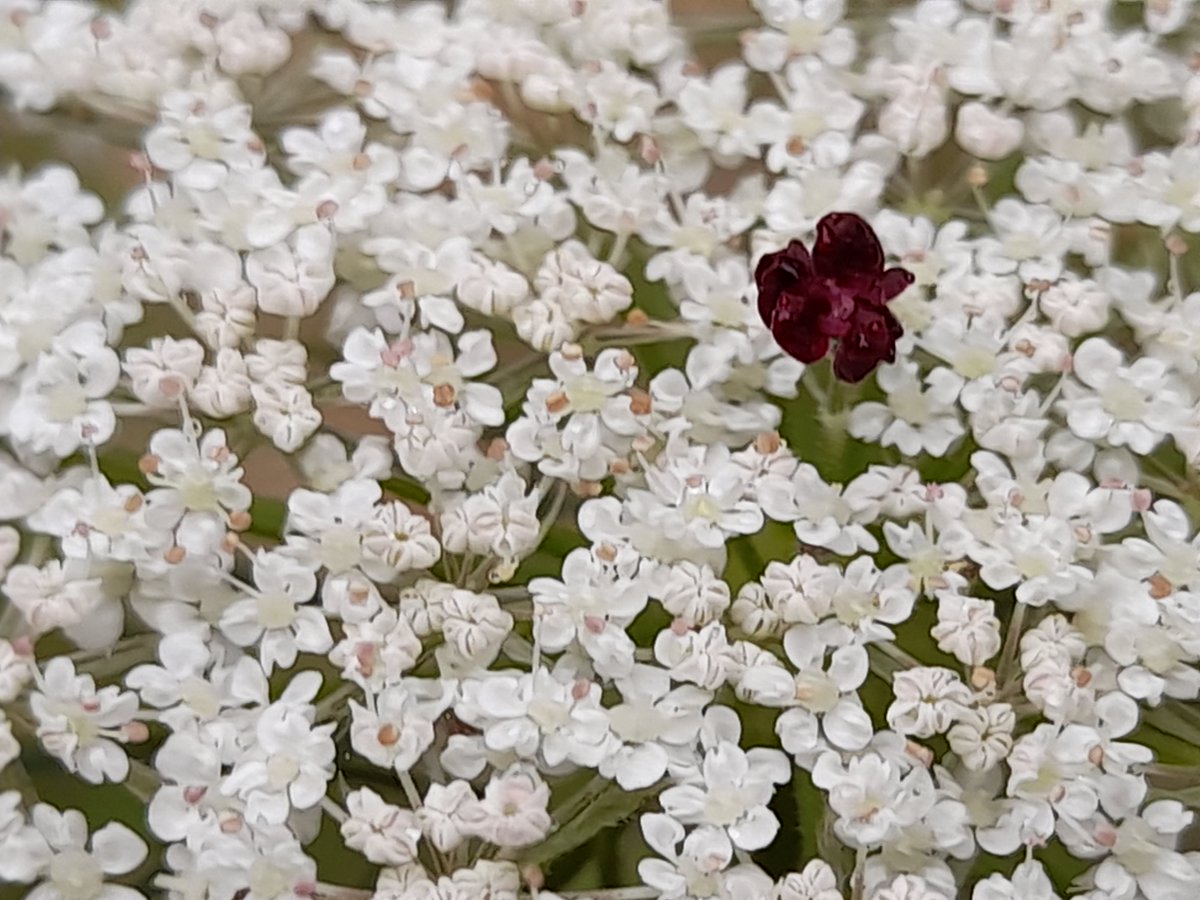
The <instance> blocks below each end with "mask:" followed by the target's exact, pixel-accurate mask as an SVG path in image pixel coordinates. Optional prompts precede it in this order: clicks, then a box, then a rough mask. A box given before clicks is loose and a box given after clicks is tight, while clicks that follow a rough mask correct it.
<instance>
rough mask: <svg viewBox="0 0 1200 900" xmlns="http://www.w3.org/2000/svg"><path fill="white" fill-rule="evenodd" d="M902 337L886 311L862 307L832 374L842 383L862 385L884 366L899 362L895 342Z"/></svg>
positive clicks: (842, 343) (856, 315) (838, 350)
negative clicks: (861, 383)
mask: <svg viewBox="0 0 1200 900" xmlns="http://www.w3.org/2000/svg"><path fill="white" fill-rule="evenodd" d="M903 334H904V329H903V328H902V327H901V326H900V323H899V322H898V321H897V320H896V317H895V316H893V315H892V314H891V313H890V312H889V311H888V310H887V309H885V308H882V307H880V308H877V309H871V308H868V307H860V308H859V310H858V311H857V313H856V314H855V318H854V322H853V326H852V329H851V331H850V333H849V334H848V335H846V337H844V338H842V340H841V341H839V342H838V349H837V354H836V355H835V356H834V358H833V373H834V374H835V375H836V376H837V377H838V378H840V379H841V380H842V381H849V382H856V381H862V380H863V379H864V378H866V377H867V375H869V374H870V373H871V372H872V371H873V370H874V368H875V367H876V366H877V365H879V364H880V363H881V362H889V363H890V362H895V361H896V341H898V340H899V339H900V337H901V335H903Z"/></svg>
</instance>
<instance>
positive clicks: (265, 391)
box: [250, 379, 321, 453]
mask: <svg viewBox="0 0 1200 900" xmlns="http://www.w3.org/2000/svg"><path fill="white" fill-rule="evenodd" d="M250 393H251V394H252V395H253V396H254V404H255V406H254V427H255V428H257V429H258V430H259V431H260V432H262V433H263V434H265V435H266V436H267V437H269V438H270V439H271V443H273V444H274V445H275V446H276V447H278V448H279V449H280V450H282V451H283V452H284V453H291V452H292V451H294V450H296V449H298V448H299V447H300V445H301V444H303V443H304V442H305V441H306V440H308V438H309V437H310V436H311V435H312V433H313V432H314V431H316V430H317V429H318V428H320V427H321V414H320V413H319V412H317V408H316V407H315V406H313V402H312V394H310V393H309V392H308V391H307V390H306V389H305V388H304V387H302V386H301V385H298V384H288V383H287V382H284V381H276V380H274V379H271V380H268V381H267V382H265V383H264V384H255V385H251V387H250Z"/></svg>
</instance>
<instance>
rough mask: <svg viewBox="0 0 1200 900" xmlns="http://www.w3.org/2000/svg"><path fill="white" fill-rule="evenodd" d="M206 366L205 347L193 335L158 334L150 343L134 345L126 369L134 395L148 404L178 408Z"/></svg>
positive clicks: (128, 356) (126, 357)
mask: <svg viewBox="0 0 1200 900" xmlns="http://www.w3.org/2000/svg"><path fill="white" fill-rule="evenodd" d="M203 367H204V348H203V347H201V346H200V343H199V342H198V341H196V340H193V339H192V338H184V339H183V340H181V341H177V340H175V339H174V338H171V337H162V338H154V339H153V340H152V341H151V342H150V346H149V347H148V348H146V347H131V348H130V349H129V350H128V351H126V353H125V365H124V369H125V371H126V373H127V374H128V375H129V381H130V387H131V388H132V389H133V393H134V396H136V397H137V398H138V399H139V400H141V401H142V402H143V403H145V404H146V405H148V406H155V407H159V408H172V409H173V408H175V407H177V406H178V404H179V397H180V396H181V395H182V394H184V393H186V392H187V391H190V390H191V389H192V385H193V384H195V381H196V378H197V377H198V376H199V375H200V370H201V369H202V368H203Z"/></svg>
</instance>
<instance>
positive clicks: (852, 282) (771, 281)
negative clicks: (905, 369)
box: [754, 213, 913, 382]
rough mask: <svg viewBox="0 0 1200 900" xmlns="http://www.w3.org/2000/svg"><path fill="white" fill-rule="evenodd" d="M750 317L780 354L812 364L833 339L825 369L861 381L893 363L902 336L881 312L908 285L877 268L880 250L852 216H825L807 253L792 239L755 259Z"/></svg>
mask: <svg viewBox="0 0 1200 900" xmlns="http://www.w3.org/2000/svg"><path fill="white" fill-rule="evenodd" d="M754 280H755V282H756V283H757V285H758V312H759V314H760V315H761V316H762V319H763V321H764V322H765V323H766V324H767V327H768V328H770V329H771V334H773V335H774V336H775V340H776V341H778V342H779V346H780V347H782V348H783V349H784V350H785V351H787V353H788V354H790V355H791V356H794V357H795V358H796V359H798V360H800V361H801V362H803V363H813V362H816V361H817V360H819V359H821V358H822V357H824V356H825V354H826V353H828V352H829V342H830V341H831V340H836V341H837V350H836V351H835V352H834V356H833V371H834V374H836V375H837V377H838V378H840V379H842V380H843V381H850V382H855V381H862V380H863V379H864V378H866V377H867V375H869V374H870V373H871V371H872V370H873V369H874V368H875V367H876V366H877V365H879V364H880V363H881V362H893V361H895V359H896V341H897V340H899V338H900V336H901V335H902V334H903V333H904V329H902V328H901V327H900V323H899V322H898V321H896V317H895V316H893V315H892V314H891V312H890V311H889V310H888V308H887V301H889V300H891V299H892V298H893V297H895V296H896V295H897V294H899V293H900V292H901V291H903V290H904V289H905V288H906V287H908V286H909V285H910V284H912V282H913V276H912V273H911V272H909V271H907V270H906V269H901V268H898V267H897V268H891V269H885V268H884V267H883V248H882V247H881V246H880V244H879V238H877V237H876V236H875V232H874V231H873V230H872V228H871V226H870V225H868V224H867V222H866V220H864V219H863V218H862V217H861V216H857V215H855V214H854V213H830V214H829V215H827V216H825V218H823V219H821V221H820V222H818V223H817V240H816V242H815V243H814V244H813V250H812V253H811V254H809V252H808V248H806V247H805V246H804V244H802V243H801V242H800V241H792V242H791V243H790V244H788V245H787V247H786V248H785V249H783V250H780V251H778V252H777V253H769V254H767V255H766V256H764V257H763V258H762V259H761V260H759V263H758V268H757V269H756V270H755V272H754Z"/></svg>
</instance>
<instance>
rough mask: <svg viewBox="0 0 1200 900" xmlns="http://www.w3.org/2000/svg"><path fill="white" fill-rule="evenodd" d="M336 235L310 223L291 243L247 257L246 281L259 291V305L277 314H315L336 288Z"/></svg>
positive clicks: (321, 226) (262, 250) (291, 239)
mask: <svg viewBox="0 0 1200 900" xmlns="http://www.w3.org/2000/svg"><path fill="white" fill-rule="evenodd" d="M334 250H335V246H334V239H333V234H332V233H331V232H330V231H329V229H328V228H326V227H325V226H324V225H306V226H304V227H303V228H299V229H297V230H296V232H295V234H293V235H292V237H291V238H290V239H289V240H288V242H287V243H279V244H273V245H271V246H269V247H265V248H263V249H261V250H255V251H254V252H252V253H250V254H249V255H248V256H247V257H246V280H247V281H249V282H250V283H251V284H252V285H254V287H255V288H256V289H257V292H258V298H257V299H258V308H259V309H261V310H262V311H263V312H266V313H271V314H273V315H277V316H311V315H312V314H313V313H314V312H316V311H317V307H318V306H319V305H320V303H321V301H322V300H324V299H325V296H326V295H327V294H328V293H329V292H330V290H332V289H333V285H334V280H335V279H334V275H333V254H334Z"/></svg>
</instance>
